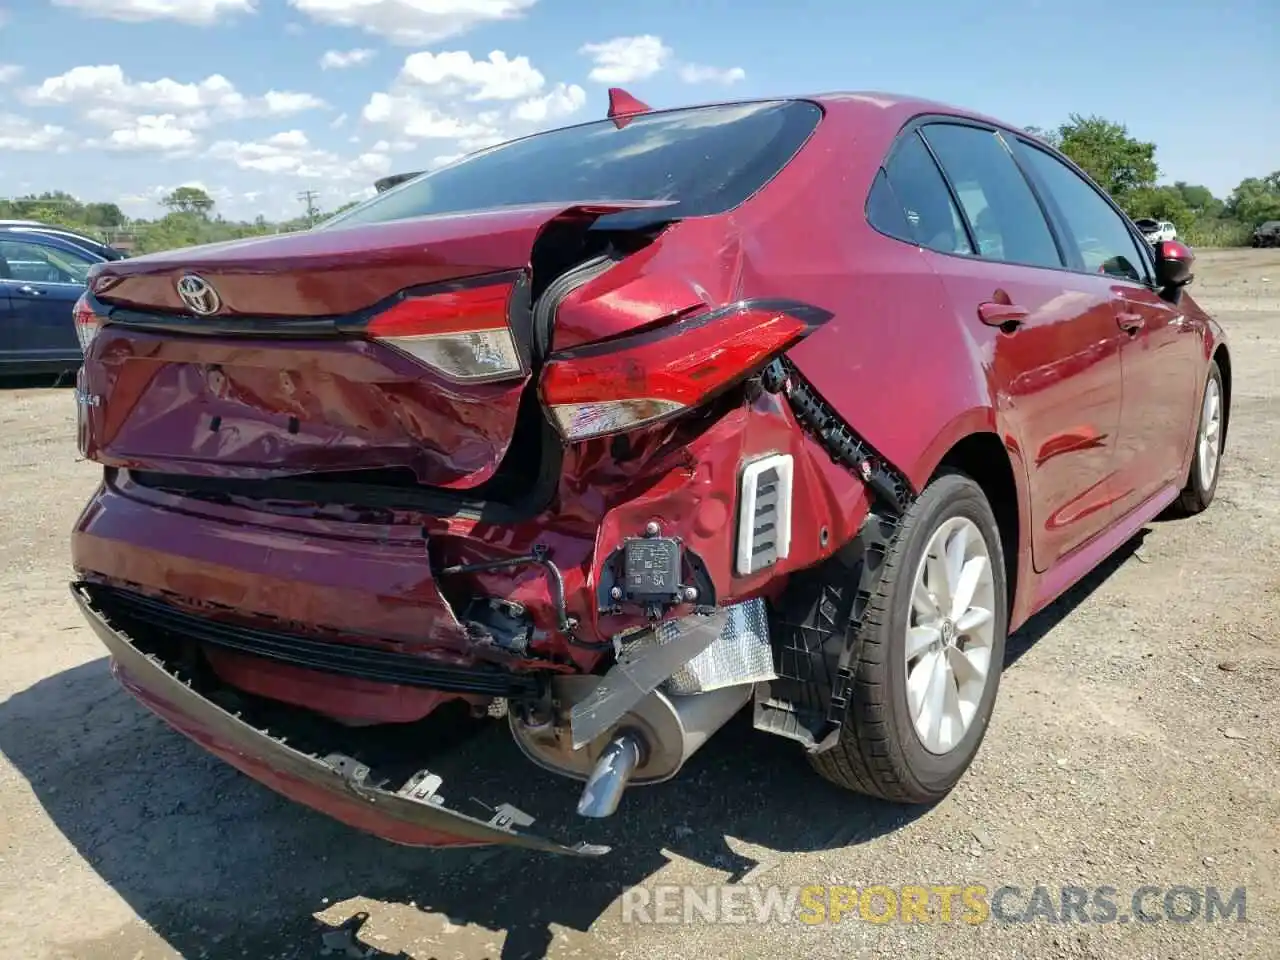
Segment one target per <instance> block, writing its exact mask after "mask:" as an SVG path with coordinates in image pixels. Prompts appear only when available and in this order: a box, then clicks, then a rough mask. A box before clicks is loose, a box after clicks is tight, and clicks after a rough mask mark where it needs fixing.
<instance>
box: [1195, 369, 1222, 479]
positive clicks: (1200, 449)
mask: <svg viewBox="0 0 1280 960" xmlns="http://www.w3.org/2000/svg"><path fill="white" fill-rule="evenodd" d="M1221 441H1222V390H1221V388H1220V387H1219V386H1218V381H1217V380H1216V379H1210V381H1209V385H1208V386H1207V387H1205V391H1204V403H1203V404H1202V405H1201V407H1200V430H1199V438H1198V441H1197V455H1198V456H1199V458H1200V482H1201V485H1202V486H1203V487H1204V488H1205V489H1208V488H1209V487H1211V486H1213V478H1214V477H1216V476H1217V475H1218V455H1219V451H1220V449H1221Z"/></svg>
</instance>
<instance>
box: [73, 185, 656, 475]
mask: <svg viewBox="0 0 1280 960" xmlns="http://www.w3.org/2000/svg"><path fill="white" fill-rule="evenodd" d="M645 206H652V204H644V203H636V204H628V203H609V204H591V205H577V206H566V205H565V204H539V205H534V206H524V207H513V208H505V209H501V210H492V211H482V212H479V213H471V214H466V215H458V216H441V217H427V218H418V219H413V220H404V221H394V222H389V223H383V224H376V225H371V226H361V227H352V228H344V229H342V228H334V229H321V230H316V231H309V232H304V233H297V234H286V235H279V236H271V237H262V238H254V239H250V240H244V241H236V242H232V243H226V244H215V245H210V246H205V247H197V248H192V249H186V250H174V251H170V252H166V253H163V254H155V255H151V256H147V257H142V258H137V259H132V260H125V261H120V262H117V263H111V264H104V265H102V267H101V268H100V269H98V271H97V272H96V273H95V274H94V276H93V277H92V278H91V281H90V283H91V287H90V289H91V290H92V297H93V299H94V305H95V308H96V309H97V310H98V311H99V312H100V313H101V314H102V315H103V316H104V317H105V318H106V321H107V322H106V325H105V326H104V327H103V328H102V330H101V332H100V333H99V334H98V335H97V337H96V338H95V339H94V341H93V343H92V344H91V346H90V349H89V351H88V355H87V356H86V360H85V364H84V367H83V369H82V372H81V374H80V381H79V386H80V390H79V400H80V405H81V422H80V443H81V450H82V452H83V453H84V455H85V456H87V457H89V458H91V459H93V460H96V461H98V462H100V463H102V464H104V465H106V466H112V467H122V468H128V469H134V470H141V471H151V472H156V473H160V474H165V475H185V476H190V477H206V478H215V477H216V478H234V479H245V480H252V479H269V478H279V477H288V476H294V475H299V474H329V475H337V474H348V473H357V474H359V473H368V472H372V471H376V472H377V474H378V476H379V477H381V478H382V479H384V480H387V481H389V482H393V483H400V484H404V483H409V484H422V485H427V486H432V487H438V488H443V489H447V490H458V491H463V490H470V489H473V488H476V487H478V486H480V485H482V484H484V483H485V482H486V481H488V480H490V479H491V478H492V477H493V475H494V473H495V472H496V471H497V469H498V466H499V464H500V463H501V462H502V460H503V457H504V456H505V455H506V453H507V451H508V448H509V446H510V445H511V443H512V440H513V437H514V436H515V435H516V433H517V425H518V420H519V418H520V416H521V406H522V398H523V397H524V396H525V393H526V386H527V385H528V382H529V378H530V372H531V371H530V370H529V369H528V366H529V365H528V364H526V370H525V372H524V376H523V377H520V376H516V377H512V378H510V379H504V380H502V381H500V382H491V383H486V382H458V381H457V380H456V379H453V378H450V377H448V376H444V375H441V374H440V373H439V372H438V371H436V370H434V369H432V368H431V367H428V366H427V365H425V364H424V363H422V362H419V361H418V360H417V359H415V358H414V357H412V356H410V355H408V354H407V353H405V352H403V351H401V350H399V349H396V348H395V347H393V346H389V345H387V344H386V343H383V342H380V341H378V340H376V339H371V338H370V337H368V336H365V335H364V334H362V332H361V325H362V324H364V323H366V322H367V321H368V319H369V318H370V317H373V316H376V315H377V314H378V313H379V312H381V311H383V310H385V309H387V308H389V307H391V306H394V305H395V304H396V303H397V302H400V301H402V300H403V299H404V298H405V296H406V292H408V294H409V295H412V296H417V295H428V296H429V295H431V291H432V290H433V289H438V287H433V285H440V284H448V283H450V282H452V281H460V280H465V279H466V278H482V277H488V276H500V275H503V276H506V277H508V278H509V279H510V282H512V283H513V284H514V288H513V293H512V295H511V300H510V303H509V305H508V322H509V323H510V324H511V326H512V333H513V336H514V337H515V338H516V339H517V341H519V340H521V339H523V340H524V342H526V343H532V342H533V337H532V331H531V330H530V329H528V328H529V326H530V325H531V324H532V322H533V321H532V311H531V309H530V308H529V303H528V299H529V291H528V289H527V282H528V279H529V273H530V260H531V254H532V252H533V250H534V247H535V244H536V243H537V242H538V239H539V237H540V236H541V235H542V233H543V231H544V230H545V229H546V228H547V227H548V226H549V225H551V224H552V223H553V221H554V222H555V223H556V224H557V225H562V224H564V223H565V222H569V223H578V224H582V225H589V224H590V223H591V222H592V221H594V219H595V218H596V217H598V216H600V215H602V214H607V213H612V212H618V211H623V210H628V209H633V208H636V207H645ZM190 275H195V276H196V277H199V278H200V279H201V280H203V281H204V282H205V283H206V284H208V285H209V286H210V287H212V288H213V290H214V291H216V296H217V302H218V307H217V309H216V311H214V312H213V313H212V314H210V315H208V316H197V315H194V313H193V312H192V310H191V308H190V307H188V306H187V304H185V303H184V301H183V299H182V298H181V297H180V295H179V292H178V284H179V281H180V280H182V278H183V277H186V276H190ZM522 283H523V284H524V289H522V286H521V285H522ZM422 291H425V293H421V292H422ZM521 296H523V299H520V298H521ZM447 321H448V318H447V317H446V318H445V322H446V323H447Z"/></svg>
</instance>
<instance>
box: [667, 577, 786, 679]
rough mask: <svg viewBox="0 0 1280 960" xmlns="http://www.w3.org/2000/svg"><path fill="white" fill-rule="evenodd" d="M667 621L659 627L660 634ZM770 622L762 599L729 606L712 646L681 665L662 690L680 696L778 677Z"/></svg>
mask: <svg viewBox="0 0 1280 960" xmlns="http://www.w3.org/2000/svg"><path fill="white" fill-rule="evenodd" d="M666 626H667V625H666V624H662V625H661V626H660V627H659V628H658V632H659V633H661V632H662V631H663V630H664V629H665V628H666ZM776 676H777V674H775V673H774V671H773V650H772V648H771V647H770V646H769V621H768V615H767V613H766V610H765V604H764V601H763V600H760V599H756V600H748V601H747V602H746V603H739V604H735V605H734V606H732V607H729V608H728V617H727V620H726V622H725V625H724V628H723V629H722V630H721V631H720V636H718V637H717V638H716V639H715V641H714V642H713V643H712V644H711V646H709V647H707V648H706V649H705V650H703V651H702V652H701V653H699V654H698V655H697V656H695V657H694V658H693V659H692V660H690V661H689V662H688V663H686V664H684V665H683V666H682V667H680V668H679V669H678V670H676V672H675V673H674V674H672V675H671V678H670V679H669V680H668V681H667V682H666V685H665V686H664V687H663V690H664V691H665V692H666V693H670V694H675V695H677V696H679V695H684V694H692V693H708V692H710V691H712V690H719V689H721V688H722V687H732V686H738V685H739V684H744V683H761V682H763V681H766V680H773V679H775V678H776Z"/></svg>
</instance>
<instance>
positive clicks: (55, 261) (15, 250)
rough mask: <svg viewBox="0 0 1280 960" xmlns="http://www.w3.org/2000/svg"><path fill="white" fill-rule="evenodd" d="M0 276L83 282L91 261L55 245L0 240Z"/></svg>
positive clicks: (28, 280) (46, 281)
mask: <svg viewBox="0 0 1280 960" xmlns="http://www.w3.org/2000/svg"><path fill="white" fill-rule="evenodd" d="M0 261H3V265H2V266H0V277H3V278H4V279H8V280H21V281H23V282H26V283H84V280H85V276H86V275H87V274H88V272H89V268H90V267H91V266H93V263H94V261H92V260H90V259H88V257H86V256H81V255H79V254H75V253H71V252H70V251H68V250H63V249H61V248H59V247H53V246H46V245H45V244H42V243H32V242H29V241H25V240H0Z"/></svg>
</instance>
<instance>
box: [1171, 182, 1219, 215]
mask: <svg viewBox="0 0 1280 960" xmlns="http://www.w3.org/2000/svg"><path fill="white" fill-rule="evenodd" d="M1173 186H1174V189H1175V190H1177V191H1178V192H1179V193H1180V194H1182V202H1183V203H1185V204H1186V205H1187V209H1188V210H1189V211H1190V212H1191V213H1192V214H1193V215H1194V216H1197V217H1220V216H1222V211H1223V207H1224V206H1225V204H1224V203H1223V202H1222V201H1221V200H1219V199H1218V198H1217V197H1215V196H1214V195H1213V191H1211V190H1210V189H1209V188H1208V187H1201V186H1196V185H1193V184H1189V183H1187V182H1186V181H1185V180H1179V181H1178V182H1177V183H1175V184H1174V185H1173Z"/></svg>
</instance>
